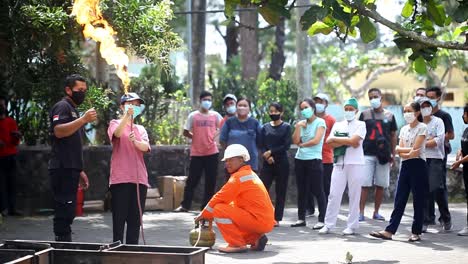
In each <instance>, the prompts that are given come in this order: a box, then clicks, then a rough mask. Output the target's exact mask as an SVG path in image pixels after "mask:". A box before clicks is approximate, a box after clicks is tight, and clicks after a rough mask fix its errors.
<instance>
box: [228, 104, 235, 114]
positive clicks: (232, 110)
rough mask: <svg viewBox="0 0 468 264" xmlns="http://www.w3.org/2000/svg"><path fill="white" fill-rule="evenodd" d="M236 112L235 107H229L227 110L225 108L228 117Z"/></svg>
mask: <svg viewBox="0 0 468 264" xmlns="http://www.w3.org/2000/svg"><path fill="white" fill-rule="evenodd" d="M236 111H237V109H236V106H235V105H231V106H229V107H228V108H226V112H227V113H228V114H230V115H233V114H235V113H236Z"/></svg>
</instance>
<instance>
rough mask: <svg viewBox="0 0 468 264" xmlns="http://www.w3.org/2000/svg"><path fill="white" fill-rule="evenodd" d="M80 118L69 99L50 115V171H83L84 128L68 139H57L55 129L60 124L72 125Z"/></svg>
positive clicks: (59, 104) (57, 104) (59, 103)
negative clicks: (61, 169) (60, 169)
mask: <svg viewBox="0 0 468 264" xmlns="http://www.w3.org/2000/svg"><path fill="white" fill-rule="evenodd" d="M79 117H80V114H79V113H78V111H77V110H76V108H75V107H74V106H73V105H72V103H71V102H70V101H68V99H66V98H64V99H62V100H61V101H59V102H58V103H56V104H55V105H54V106H53V107H52V109H51V110H50V113H49V120H50V124H51V125H50V130H49V134H50V140H51V145H52V153H51V157H50V160H49V169H58V168H65V169H77V170H82V169H83V142H82V138H81V137H82V133H83V128H80V129H78V130H77V131H76V132H75V133H73V134H71V135H70V136H68V137H64V138H57V137H56V136H55V134H54V127H55V126H56V125H59V124H65V123H70V122H72V121H74V120H76V119H78V118H79Z"/></svg>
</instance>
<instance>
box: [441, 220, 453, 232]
mask: <svg viewBox="0 0 468 264" xmlns="http://www.w3.org/2000/svg"><path fill="white" fill-rule="evenodd" d="M443 228H444V231H445V232H450V231H452V228H453V225H452V221H450V222H445V223H444V224H443Z"/></svg>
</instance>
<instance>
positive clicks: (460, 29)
mask: <svg viewBox="0 0 468 264" xmlns="http://www.w3.org/2000/svg"><path fill="white" fill-rule="evenodd" d="M466 31H468V26H462V27H457V28H456V29H455V31H453V37H454V38H457V37H458V36H460V34H461V33H462V32H466Z"/></svg>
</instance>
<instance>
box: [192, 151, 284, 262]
mask: <svg viewBox="0 0 468 264" xmlns="http://www.w3.org/2000/svg"><path fill="white" fill-rule="evenodd" d="M249 160H250V155H249V152H248V150H247V149H246V148H245V147H244V146H242V145H239V144H232V145H230V146H228V147H227V148H226V150H225V152H224V158H223V159H222V161H224V162H225V163H226V169H227V171H228V172H229V174H230V175H231V176H230V178H229V181H228V182H227V183H226V184H225V185H224V186H223V188H221V190H219V191H218V192H217V193H216V194H215V195H214V196H213V198H211V200H210V201H209V202H208V204H207V206H206V207H205V209H203V211H202V212H201V213H200V215H198V216H197V217H196V218H195V221H200V220H202V219H214V222H215V223H216V225H217V226H218V228H219V230H220V232H221V234H222V236H223V238H224V240H225V241H226V242H227V243H228V245H227V246H225V247H219V248H218V249H219V251H221V252H225V253H240V252H245V251H247V245H250V249H251V250H256V251H262V250H263V249H264V248H265V245H266V243H267V241H268V238H267V237H266V235H265V234H266V233H268V232H270V231H271V230H272V229H273V226H274V224H275V219H274V209H273V205H272V203H271V200H270V196H269V195H268V192H267V190H266V189H265V186H264V185H263V183H262V181H261V180H260V178H259V177H258V176H257V175H256V174H255V172H254V171H253V170H252V168H251V167H250V166H249V165H246V162H247V161H249Z"/></svg>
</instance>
